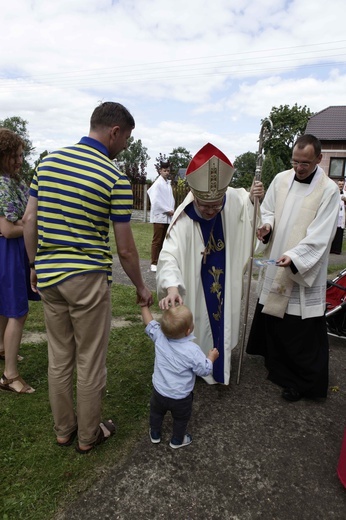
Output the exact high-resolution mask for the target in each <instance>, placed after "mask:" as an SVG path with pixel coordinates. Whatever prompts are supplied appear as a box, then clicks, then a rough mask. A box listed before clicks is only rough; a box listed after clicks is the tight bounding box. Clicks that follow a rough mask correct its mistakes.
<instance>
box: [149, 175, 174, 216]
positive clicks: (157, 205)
mask: <svg viewBox="0 0 346 520" xmlns="http://www.w3.org/2000/svg"><path fill="white" fill-rule="evenodd" d="M147 194H148V196H149V198H150V222H152V223H155V224H169V223H170V222H171V219H172V217H171V216H170V215H168V213H169V212H171V211H174V205H175V200H174V196H173V190H172V186H171V182H170V181H166V180H165V179H164V178H163V177H162V175H159V176H158V178H157V179H156V181H155V182H154V183H153V184H152V185H151V186H150V188H149V189H148V191H147Z"/></svg>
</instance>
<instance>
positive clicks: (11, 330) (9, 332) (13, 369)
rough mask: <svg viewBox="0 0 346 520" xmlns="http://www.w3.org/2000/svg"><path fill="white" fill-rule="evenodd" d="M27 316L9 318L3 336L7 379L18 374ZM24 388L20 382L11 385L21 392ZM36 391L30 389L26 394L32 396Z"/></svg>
mask: <svg viewBox="0 0 346 520" xmlns="http://www.w3.org/2000/svg"><path fill="white" fill-rule="evenodd" d="M26 317H27V314H25V315H24V316H21V317H20V318H8V321H7V325H6V328H5V333H4V336H3V341H4V347H5V370H4V376H5V377H6V378H7V379H14V378H16V377H17V376H18V375H19V373H18V367H17V361H18V351H19V346H20V342H21V340H22V335H23V329H24V323H25V320H26ZM22 387H23V385H22V383H21V382H20V381H14V382H13V383H11V388H12V389H14V390H16V391H18V392H20V390H21V388H22ZM34 391H35V390H34V389H33V388H31V387H30V388H29V389H28V390H27V391H26V393H28V394H31V393H33V392H34Z"/></svg>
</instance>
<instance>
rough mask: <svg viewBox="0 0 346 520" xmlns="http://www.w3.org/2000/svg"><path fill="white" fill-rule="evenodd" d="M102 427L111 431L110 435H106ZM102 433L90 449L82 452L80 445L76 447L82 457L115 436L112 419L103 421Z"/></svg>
mask: <svg viewBox="0 0 346 520" xmlns="http://www.w3.org/2000/svg"><path fill="white" fill-rule="evenodd" d="M102 426H104V427H105V428H106V430H108V431H109V435H107V436H106V435H105V433H104V431H103V429H102ZM99 428H100V431H99V433H98V436H97V439H96V441H95V442H93V444H92V445H91V447H90V448H88V449H86V450H82V449H81V448H80V447H79V445H78V444H77V446H76V452H77V453H80V454H81V455H85V454H86V453H90V452H91V451H92V450H93V449H94V448H95V446H98V445H99V444H102V443H104V442H106V440H108V439H109V437H111V436H112V435H114V433H115V424H114V423H113V421H112V420H111V419H110V420H108V421H102V423H100V427H99Z"/></svg>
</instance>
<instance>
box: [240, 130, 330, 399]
mask: <svg viewBox="0 0 346 520" xmlns="http://www.w3.org/2000/svg"><path fill="white" fill-rule="evenodd" d="M321 159H322V153H321V143H320V141H319V140H318V139H317V138H316V137H315V136H313V135H311V134H305V135H302V136H300V137H298V139H297V140H296V142H295V144H294V146H293V151H292V161H291V164H292V168H291V169H289V170H285V171H283V172H281V173H278V174H277V175H276V176H275V177H274V179H273V181H272V183H271V185H270V186H269V188H268V191H267V194H266V196H265V199H264V201H263V204H262V206H261V212H262V221H263V225H262V226H261V227H260V228H259V229H258V231H257V237H258V238H259V240H260V241H261V242H265V243H267V247H268V252H267V253H266V256H267V257H268V258H271V259H274V260H276V264H274V265H268V266H267V267H265V270H264V271H263V272H262V273H261V274H260V277H259V284H258V294H259V300H258V304H257V307H256V311H255V315H254V319H253V322H252V326H251V331H250V336H249V341H248V345H247V352H248V354H258V355H262V356H264V358H265V365H266V368H267V369H268V379H270V380H271V381H272V382H273V383H275V384H277V385H279V386H281V387H282V393H281V395H282V397H283V398H284V399H286V400H287V401H298V400H299V399H301V398H302V397H306V398H312V399H314V398H321V397H326V396H327V390H328V359H329V347H328V336H327V326H326V320H325V316H324V312H325V304H326V281H327V267H328V257H329V250H330V244H331V241H332V238H333V236H334V234H335V230H336V225H337V219H338V210H339V190H338V188H337V186H336V184H335V182H334V181H332V180H331V179H330V178H329V177H328V176H327V175H326V174H325V172H324V171H323V170H322V168H320V166H319V163H320V162H321Z"/></svg>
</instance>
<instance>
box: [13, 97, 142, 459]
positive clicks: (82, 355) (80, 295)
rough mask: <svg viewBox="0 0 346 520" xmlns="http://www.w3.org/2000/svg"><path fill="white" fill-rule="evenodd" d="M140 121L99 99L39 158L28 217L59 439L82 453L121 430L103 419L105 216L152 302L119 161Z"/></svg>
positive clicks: (107, 274) (108, 258)
mask: <svg viewBox="0 0 346 520" xmlns="http://www.w3.org/2000/svg"><path fill="white" fill-rule="evenodd" d="M134 126H135V122H134V119H133V117H132V115H131V114H130V113H129V112H128V110H127V109H126V108H125V107H124V106H122V105H120V104H119V103H113V102H106V103H102V104H101V105H99V106H98V107H97V108H96V109H95V110H94V112H93V114H92V116H91V120H90V132H89V136H88V137H83V138H82V139H81V140H80V142H79V143H78V144H76V145H73V146H69V147H66V148H63V149H61V150H58V151H57V152H54V153H51V154H49V155H47V156H46V157H45V158H44V159H43V160H42V161H41V162H40V164H39V166H38V168H37V171H36V173H35V175H34V178H33V180H32V183H31V186H30V198H29V202H28V206H27V209H26V213H25V215H24V218H23V224H24V239H25V245H26V248H27V252H28V256H29V260H30V262H31V264H30V267H31V284H32V288H33V289H34V290H36V291H37V290H38V291H39V292H40V295H41V298H42V301H43V305H44V313H45V321H46V329H47V336H48V359H49V364H48V383H49V399H50V404H51V408H52V412H53V417H54V424H55V426H54V427H55V433H56V436H57V443H58V444H59V445H60V446H68V445H70V444H72V442H73V440H74V438H75V437H76V435H77V431H78V445H77V447H76V449H77V451H79V452H80V453H87V452H89V451H90V450H91V449H93V448H94V446H96V445H97V444H100V443H101V442H103V441H104V440H105V439H107V438H108V437H109V436H110V435H111V434H112V433H113V432H114V430H115V427H114V424H113V422H112V421H104V422H101V400H102V395H103V393H104V390H105V386H106V353H107V346H108V339H109V331H110V320H111V302H110V283H111V280H112V254H111V251H110V247H109V236H108V233H109V219H110V220H111V221H112V223H113V229H114V236H115V241H116V245H117V252H118V255H119V259H120V262H121V265H122V267H123V269H124V270H125V272H126V274H127V275H128V276H129V278H130V279H131V281H132V282H133V284H134V285H135V287H136V289H137V300H138V302H139V303H142V304H143V305H151V304H152V295H151V292H150V290H149V289H148V288H147V287H146V286H145V284H144V282H143V278H142V275H141V271H140V266H139V257H138V252H137V249H136V245H135V242H134V239H133V235H132V231H131V227H130V219H131V211H132V190H131V185H130V183H129V180H128V178H127V177H126V175H124V174H122V173H121V172H120V171H119V170H118V169H117V168H116V167H115V165H114V163H113V159H114V158H115V157H116V156H117V155H118V154H119V153H120V152H121V151H122V150H124V149H126V147H127V142H128V139H129V137H130V136H131V132H132V130H133V128H134ZM74 367H76V370H77V408H76V411H75V408H74V403H73V373H74Z"/></svg>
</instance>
